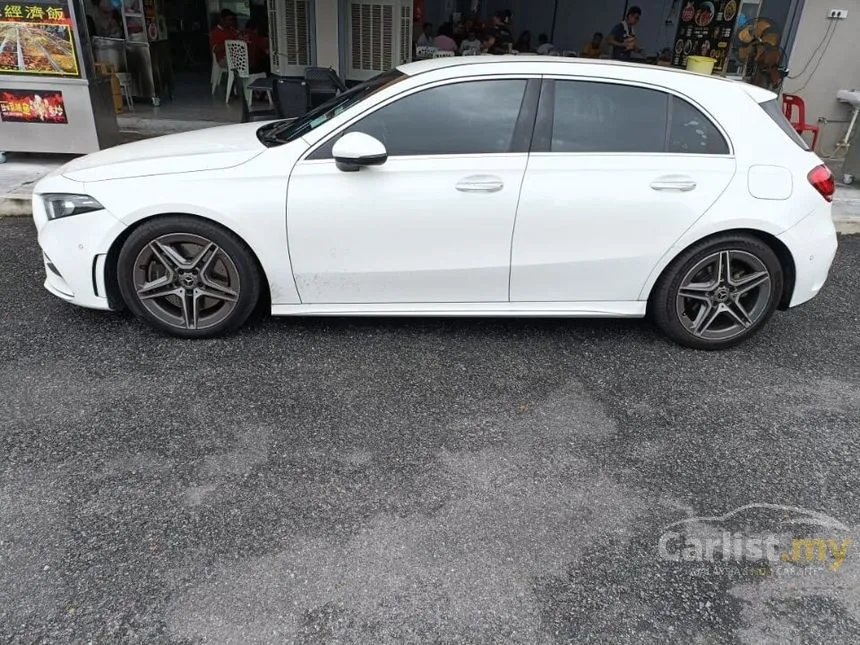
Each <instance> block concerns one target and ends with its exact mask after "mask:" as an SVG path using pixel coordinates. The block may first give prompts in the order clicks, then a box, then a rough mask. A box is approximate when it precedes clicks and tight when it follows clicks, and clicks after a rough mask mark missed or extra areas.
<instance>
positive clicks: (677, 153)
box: [511, 78, 735, 302]
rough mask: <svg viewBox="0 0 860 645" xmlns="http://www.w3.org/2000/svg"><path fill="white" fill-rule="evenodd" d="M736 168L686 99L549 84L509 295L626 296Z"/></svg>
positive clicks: (616, 86)
mask: <svg viewBox="0 0 860 645" xmlns="http://www.w3.org/2000/svg"><path fill="white" fill-rule="evenodd" d="M734 173H735V160H734V156H733V154H732V150H731V146H730V142H729V141H728V139H727V137H726V136H725V135H724V134H723V132H722V131H721V130H720V129H719V128H718V127H717V126H716V125H715V123H714V122H713V121H712V120H711V119H710V118H709V117H708V116H707V115H706V114H705V113H704V112H703V110H701V109H700V108H699V107H697V106H696V105H694V104H693V103H692V101H690V100H689V99H687V98H685V97H681V96H678V95H675V94H671V93H668V92H667V91H665V90H663V89H657V88H653V87H647V86H642V85H635V84H623V83H619V82H615V81H608V80H607V81H603V80H601V81H594V80H579V79H570V78H567V79H562V78H557V79H546V80H545V81H544V84H543V89H542V92H541V99H540V107H539V110H538V121H537V126H536V131H535V140H534V142H533V146H532V154H531V156H530V159H529V166H528V170H527V172H526V176H525V179H524V182H523V189H522V195H521V198H520V205H519V209H518V212H517V223H516V229H515V234H514V240H513V248H512V266H511V301H513V302H524V301H539V302H550V301H556V302H562V301H563V302H567V301H571V302H572V301H580V302H583V301H585V302H592V301H633V300H636V299H637V298H638V296H639V293H640V291H641V289H642V287H643V285H644V283H645V281H646V279H647V278H648V275H649V274H650V272H651V270H652V268H653V267H654V266H655V264H656V263H657V261H658V260H659V259H660V257H661V256H663V254H664V253H665V252H666V251H667V250H668V249H669V247H670V246H671V245H672V244H673V242H674V241H675V240H677V239H678V237H680V236H681V234H682V233H683V232H684V231H685V230H687V229H688V228H689V227H690V226H691V225H692V224H693V223H694V222H695V221H696V220H697V219H699V218H700V217H701V216H702V215H703V214H704V213H705V211H707V209H708V208H709V207H710V206H711V205H712V204H713V203H714V201H716V199H717V198H718V197H719V196H720V194H721V193H722V192H723V191H724V190H725V188H726V187H727V186H728V184H729V182H730V181H731V179H732V177H733V175H734Z"/></svg>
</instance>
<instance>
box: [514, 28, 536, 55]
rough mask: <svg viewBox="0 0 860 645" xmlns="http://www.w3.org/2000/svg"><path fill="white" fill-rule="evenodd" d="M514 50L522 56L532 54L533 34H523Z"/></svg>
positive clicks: (526, 32)
mask: <svg viewBox="0 0 860 645" xmlns="http://www.w3.org/2000/svg"><path fill="white" fill-rule="evenodd" d="M514 50H515V51H518V52H519V53H521V54H530V53H531V51H532V32H530V31H528V30H526V31H524V32H523V33H521V34H520V37H519V39H518V40H517V44H516V45H514Z"/></svg>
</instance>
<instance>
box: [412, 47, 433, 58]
mask: <svg viewBox="0 0 860 645" xmlns="http://www.w3.org/2000/svg"><path fill="white" fill-rule="evenodd" d="M437 51H439V50H438V49H436V48H435V47H417V48H416V49H415V56H416V58H433V54H435V53H436V52H437Z"/></svg>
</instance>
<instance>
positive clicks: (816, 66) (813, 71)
mask: <svg viewBox="0 0 860 645" xmlns="http://www.w3.org/2000/svg"><path fill="white" fill-rule="evenodd" d="M836 22H837V21H835V20H834V21H833V29H831V30H830V37H829V38H828V39H827V44H826V45H824V49H822V50H821V55H820V56H819V57H818V62H817V63H816V64H815V68H814V69H813V70H812V71H811V72H810V73H809V78H807V79H806V82H805V83H804V84H803V85H801V86H800V87H798V88H797V89H796V90H794V93H795V94H800V93H801V92H802V91H803V90H804V89H806V86H807V85H809V81H811V80H812V77H813V76H815V72H817V71H818V68H819V67H821V61H823V60H824V56H825V55H826V54H827V50H828V49H830V41H832V40H833V34H835V33H836ZM794 78H797V77H796V76H795V77H794Z"/></svg>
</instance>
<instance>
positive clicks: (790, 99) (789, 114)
mask: <svg viewBox="0 0 860 645" xmlns="http://www.w3.org/2000/svg"><path fill="white" fill-rule="evenodd" d="M795 108H796V109H795ZM782 111H783V113H784V114H785V118H786V119H788V121H789V123H791V125H792V127H793V128H794V129H795V130H796V131H797V134H799V135H801V136H803V133H804V132H811V133H812V149H813V150H815V146H816V145H818V131H819V128H818V126H817V125H811V124H809V123H807V122H806V103H804V102H803V99H802V98H800V97H799V96H798V95H797V94H783V95H782ZM795 112H797V119H795V118H794V114H795Z"/></svg>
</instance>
